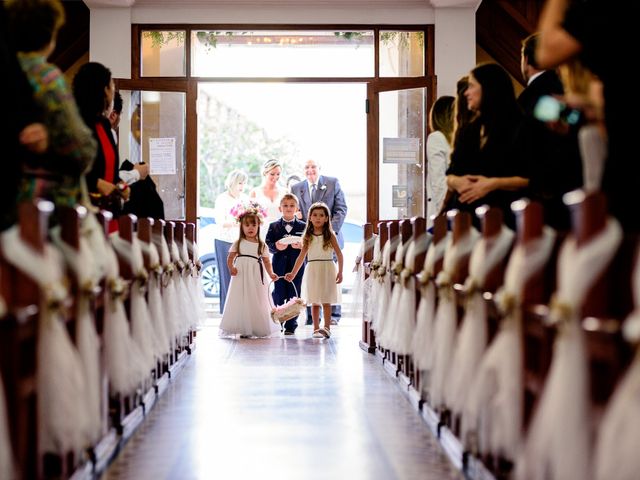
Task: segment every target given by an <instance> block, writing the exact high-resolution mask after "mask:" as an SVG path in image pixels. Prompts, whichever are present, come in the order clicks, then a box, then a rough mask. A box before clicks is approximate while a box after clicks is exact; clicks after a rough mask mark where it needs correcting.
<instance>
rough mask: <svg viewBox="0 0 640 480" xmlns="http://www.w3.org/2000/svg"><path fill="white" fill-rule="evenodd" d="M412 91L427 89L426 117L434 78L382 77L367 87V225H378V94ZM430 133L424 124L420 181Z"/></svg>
mask: <svg viewBox="0 0 640 480" xmlns="http://www.w3.org/2000/svg"><path fill="white" fill-rule="evenodd" d="M411 88H426V89H427V104H426V107H425V109H426V110H425V115H427V114H428V112H429V111H430V110H431V105H432V104H433V102H434V101H435V98H436V91H437V90H436V89H437V79H436V77H435V75H429V76H425V77H416V78H383V79H379V80H376V81H373V82H370V83H369V84H367V105H368V112H367V113H368V115H367V223H371V224H372V225H377V223H378V222H379V221H380V220H381V219H380V218H379V214H380V212H379V207H380V179H379V175H380V139H379V136H380V102H379V94H380V93H381V92H391V91H397V90H408V89H411ZM428 133H429V126H428V122H425V131H424V138H425V142H424V144H423V145H422V149H423V158H424V159H425V165H424V168H423V169H422V174H423V181H425V180H426V174H427V169H426V138H427V135H428ZM426 197H427V196H426V194H425V195H423V199H422V203H423V209H424V211H425V212H426V211H427V201H426V200H427V198H426Z"/></svg>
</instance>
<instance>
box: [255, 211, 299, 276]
mask: <svg viewBox="0 0 640 480" xmlns="http://www.w3.org/2000/svg"><path fill="white" fill-rule="evenodd" d="M286 224H287V222H285V221H284V220H283V219H282V218H281V219H280V220H276V221H275V222H272V223H271V224H270V225H269V230H267V237H266V239H265V243H266V244H267V247H269V251H270V252H271V253H272V254H273V258H272V259H271V263H272V265H273V271H274V273H275V274H276V275H284V274H285V273H288V272H290V271H291V270H292V269H293V266H294V265H295V263H296V260H297V259H298V255H299V254H300V249H295V248H293V247H292V246H291V245H288V246H287V248H285V249H284V250H278V249H277V248H276V242H277V241H278V240H281V239H282V238H284V237H286V236H291V235H293V236H296V237H302V236H303V235H304V229H305V227H306V223H305V222H302V221H300V220H298V219H297V218H294V219H293V220H292V221H291V222H290V224H291V226H292V227H293V228H292V229H291V231H290V232H287V230H286V228H285V225H286ZM303 270H304V266H303V268H301V269H300V271H299V272H298V275H297V277H298V276H300V275H301V274H302V271H303Z"/></svg>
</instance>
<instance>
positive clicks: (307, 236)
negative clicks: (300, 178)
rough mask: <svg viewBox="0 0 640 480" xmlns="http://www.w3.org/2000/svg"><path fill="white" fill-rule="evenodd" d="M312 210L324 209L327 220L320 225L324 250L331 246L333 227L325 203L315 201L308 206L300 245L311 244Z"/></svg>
mask: <svg viewBox="0 0 640 480" xmlns="http://www.w3.org/2000/svg"><path fill="white" fill-rule="evenodd" d="M314 210H324V213H325V215H326V216H327V222H326V223H325V224H324V226H323V227H322V248H324V249H325V250H326V249H328V248H329V247H331V236H332V235H333V234H334V233H333V228H331V212H330V211H329V207H328V206H327V204H326V203H323V202H316V203H314V204H312V205H311V206H310V207H309V213H308V214H307V226H306V227H305V228H304V237H303V238H302V245H303V246H305V247H308V246H309V245H310V244H311V239H312V238H313V223H311V214H312V213H313V211H314Z"/></svg>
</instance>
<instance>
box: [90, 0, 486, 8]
mask: <svg viewBox="0 0 640 480" xmlns="http://www.w3.org/2000/svg"><path fill="white" fill-rule="evenodd" d="M481 1H482V0H85V3H86V4H87V5H88V6H89V8H91V7H134V6H139V7H178V6H179V7H186V6H194V7H206V6H211V7H216V6H221V7H222V6H225V7H228V6H238V7H250V6H255V7H270V6H273V7H305V6H309V7H314V8H317V7H335V8H345V7H352V8H353V7H355V8H372V7H386V8H393V9H397V8H403V7H404V8H407V7H413V8H416V7H431V8H451V7H477V6H478V5H479V4H480V2H481Z"/></svg>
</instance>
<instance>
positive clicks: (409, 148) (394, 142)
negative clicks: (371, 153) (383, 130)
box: [382, 138, 420, 163]
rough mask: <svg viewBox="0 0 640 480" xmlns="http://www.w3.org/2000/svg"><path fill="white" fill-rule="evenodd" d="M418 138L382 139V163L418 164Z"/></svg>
mask: <svg viewBox="0 0 640 480" xmlns="http://www.w3.org/2000/svg"><path fill="white" fill-rule="evenodd" d="M419 159H420V139H419V138H383V139H382V163H420V162H419Z"/></svg>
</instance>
